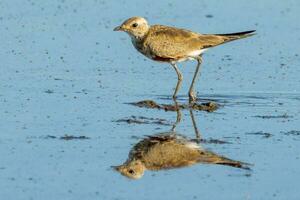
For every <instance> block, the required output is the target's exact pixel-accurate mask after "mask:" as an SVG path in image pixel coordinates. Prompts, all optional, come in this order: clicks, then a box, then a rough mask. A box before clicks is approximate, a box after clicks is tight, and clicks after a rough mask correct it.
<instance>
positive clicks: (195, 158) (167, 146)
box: [115, 132, 249, 179]
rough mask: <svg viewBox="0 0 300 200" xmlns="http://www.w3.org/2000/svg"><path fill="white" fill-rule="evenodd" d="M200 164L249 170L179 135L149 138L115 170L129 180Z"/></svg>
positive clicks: (164, 134)
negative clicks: (151, 171) (147, 174)
mask: <svg viewBox="0 0 300 200" xmlns="http://www.w3.org/2000/svg"><path fill="white" fill-rule="evenodd" d="M196 163H206V164H219V165H228V166H232V167H237V168H243V169H249V166H248V164H247V163H242V162H239V161H235V160H231V159H229V158H226V157H224V156H220V155H217V154H215V153H213V152H211V151H207V150H204V149H203V148H202V147H201V146H200V145H199V144H197V143H196V142H195V141H193V140H190V139H188V138H186V137H184V136H182V135H178V134H176V133H175V132H167V133H161V134H156V135H153V136H148V137H146V138H145V139H143V140H141V141H140V142H138V143H137V144H136V145H135V146H134V147H133V148H132V150H131V151H130V153H129V156H128V159H127V161H126V162H125V163H124V164H122V165H120V166H116V167H115V169H116V170H117V171H119V172H120V173H121V174H122V175H124V176H127V177H129V178H133V179H138V178H141V177H142V176H143V174H144V171H145V170H163V169H171V168H179V167H186V166H190V165H193V164H196Z"/></svg>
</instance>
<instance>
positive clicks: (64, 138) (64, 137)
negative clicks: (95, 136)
mask: <svg viewBox="0 0 300 200" xmlns="http://www.w3.org/2000/svg"><path fill="white" fill-rule="evenodd" d="M44 138H45V139H60V140H86V139H90V137H87V136H84V135H81V136H73V135H67V134H66V135H64V136H61V137H57V136H54V135H47V136H46V137H44Z"/></svg>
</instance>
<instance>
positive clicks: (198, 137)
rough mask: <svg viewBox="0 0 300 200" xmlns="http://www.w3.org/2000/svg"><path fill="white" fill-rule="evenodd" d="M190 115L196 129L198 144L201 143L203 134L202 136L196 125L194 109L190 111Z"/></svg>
mask: <svg viewBox="0 0 300 200" xmlns="http://www.w3.org/2000/svg"><path fill="white" fill-rule="evenodd" d="M190 115H191V118H192V123H193V127H194V130H195V134H196V139H197V141H198V142H200V141H201V134H200V132H199V130H198V128H197V124H196V121H195V117H194V113H193V110H192V109H190Z"/></svg>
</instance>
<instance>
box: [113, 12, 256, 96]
mask: <svg viewBox="0 0 300 200" xmlns="http://www.w3.org/2000/svg"><path fill="white" fill-rule="evenodd" d="M114 30H115V31H124V32H126V33H128V34H129V36H130V37H131V41H132V43H133V45H134V47H135V48H136V49H137V50H138V51H139V52H140V53H142V54H143V55H145V56H147V57H148V58H150V59H152V60H155V61H160V62H168V63H170V64H171V65H172V66H173V67H174V69H175V70H176V73H177V76H178V82H177V85H176V89H175V91H174V94H173V98H174V99H175V98H176V95H177V92H178V90H179V88H180V86H181V81H182V74H181V72H180V71H179V70H178V68H177V66H176V63H177V62H182V61H185V60H188V59H194V60H197V61H198V64H197V68H196V72H195V74H194V78H193V81H192V84H191V86H190V89H189V97H190V101H195V100H196V95H195V93H194V90H193V88H194V83H195V80H196V77H197V74H198V71H199V68H200V64H201V62H202V58H201V55H202V53H203V52H204V51H205V50H207V49H209V48H212V47H215V46H218V45H220V44H224V43H226V42H230V41H233V40H237V39H241V38H246V37H249V36H252V35H253V32H254V31H245V32H239V33H230V34H200V33H195V32H192V31H189V30H185V29H180V28H175V27H170V26H163V25H153V26H149V25H148V22H147V21H146V20H145V19H144V18H142V17H132V18H129V19H128V20H126V21H125V22H123V24H122V25H120V26H118V27H116V28H115V29H114Z"/></svg>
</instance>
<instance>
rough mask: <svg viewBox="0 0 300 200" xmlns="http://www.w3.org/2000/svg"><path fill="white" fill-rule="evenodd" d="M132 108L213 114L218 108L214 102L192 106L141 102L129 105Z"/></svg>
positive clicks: (148, 101) (151, 101)
mask: <svg viewBox="0 0 300 200" xmlns="http://www.w3.org/2000/svg"><path fill="white" fill-rule="evenodd" d="M129 104H131V105H134V106H138V107H142V108H155V109H163V110H165V111H177V110H178V109H193V110H202V111H207V112H213V111H215V110H217V109H218V108H219V105H218V104H216V103H214V102H207V103H201V104H198V103H192V104H181V105H179V104H178V105H176V104H158V103H156V102H155V101H153V100H143V101H139V102H133V103H129Z"/></svg>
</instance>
